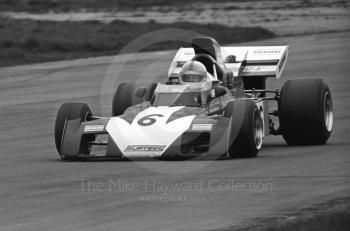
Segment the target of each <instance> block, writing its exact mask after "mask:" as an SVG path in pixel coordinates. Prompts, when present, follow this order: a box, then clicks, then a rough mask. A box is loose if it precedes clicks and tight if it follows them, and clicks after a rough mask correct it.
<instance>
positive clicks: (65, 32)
mask: <svg viewBox="0 0 350 231" xmlns="http://www.w3.org/2000/svg"><path fill="white" fill-rule="evenodd" d="M165 28H182V29H187V30H191V31H195V32H198V33H201V34H204V35H207V36H211V37H214V38H217V39H218V41H219V42H220V43H223V44H225V43H235V42H242V41H251V40H258V39H266V38H271V37H273V36H274V34H273V33H272V32H270V31H268V30H265V29H263V28H260V27H254V28H243V27H233V28H230V27H227V26H223V25H214V24H207V25H202V24H195V23H173V24H158V23H154V22H152V21H151V22H147V23H130V22H124V21H113V22H111V23H102V22H97V21H84V22H70V21H67V22H52V21H34V20H17V19H9V18H0V34H1V36H0V66H9V65H16V64H23V63H34V62H45V61H55V60H64V59H75V58H83V57H92V56H101V55H113V54H117V53H118V52H119V51H120V50H121V49H122V48H123V47H124V46H125V45H126V44H127V43H128V42H130V41H131V40H132V39H135V38H137V37H138V36H141V35H143V34H145V33H148V32H151V31H155V30H159V29H165ZM180 45H181V44H179V43H177V42H169V43H168V42H165V43H162V44H155V45H153V46H151V47H148V48H147V49H146V50H160V49H175V48H178V47H179V46H180Z"/></svg>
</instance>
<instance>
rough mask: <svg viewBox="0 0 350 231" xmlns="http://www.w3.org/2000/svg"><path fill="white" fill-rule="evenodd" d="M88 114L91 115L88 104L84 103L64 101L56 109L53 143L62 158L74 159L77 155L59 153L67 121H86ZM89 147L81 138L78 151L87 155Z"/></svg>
mask: <svg viewBox="0 0 350 231" xmlns="http://www.w3.org/2000/svg"><path fill="white" fill-rule="evenodd" d="M88 116H92V112H91V110H90V108H89V106H88V105H87V104H85V103H65V104H62V106H61V107H60V109H59V110H58V113H57V116H56V123H55V144H56V149H57V151H58V153H59V155H60V157H61V158H62V159H76V158H77V157H72V156H69V157H67V156H64V155H62V154H61V146H62V139H63V136H64V132H65V129H66V124H67V121H69V120H76V119H80V121H81V122H84V121H86V118H87V117H88ZM90 149H91V147H90V146H89V145H88V141H87V140H83V141H82V144H81V147H80V152H81V153H82V154H86V155H88V154H89V153H90Z"/></svg>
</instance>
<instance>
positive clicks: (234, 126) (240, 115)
mask: <svg viewBox="0 0 350 231" xmlns="http://www.w3.org/2000/svg"><path fill="white" fill-rule="evenodd" d="M224 116H226V117H231V127H230V137H229V148H228V155H229V157H231V158H236V157H243V158H250V157H256V156H257V154H258V152H259V151H260V149H261V146H262V142H263V137H264V126H263V119H262V117H261V111H260V110H259V109H258V107H257V106H256V104H255V102H254V101H252V100H237V101H234V102H231V103H230V104H229V105H228V106H227V108H226V110H225V112H224Z"/></svg>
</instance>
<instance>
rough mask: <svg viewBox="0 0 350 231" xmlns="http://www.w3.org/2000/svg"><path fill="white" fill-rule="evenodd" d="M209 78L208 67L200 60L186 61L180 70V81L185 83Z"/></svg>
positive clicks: (203, 80)
mask: <svg viewBox="0 0 350 231" xmlns="http://www.w3.org/2000/svg"><path fill="white" fill-rule="evenodd" d="M206 80H207V69H206V68H205V66H204V65H203V64H202V63H200V62H198V61H188V62H186V63H185V64H184V65H183V67H182V69H181V71H180V81H181V82H184V83H198V82H205V81H206Z"/></svg>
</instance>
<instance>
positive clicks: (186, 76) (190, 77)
mask: <svg viewBox="0 0 350 231" xmlns="http://www.w3.org/2000/svg"><path fill="white" fill-rule="evenodd" d="M179 77H180V83H182V84H186V85H187V86H188V88H189V91H190V92H193V93H195V92H197V94H198V97H196V99H195V101H197V102H198V103H200V104H202V103H206V102H207V101H208V96H209V94H210V92H211V90H212V80H213V77H212V76H210V74H208V72H207V69H206V68H205V66H204V64H202V63H201V62H198V61H188V62H186V63H185V64H184V65H183V67H182V69H181V71H180V73H179Z"/></svg>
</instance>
